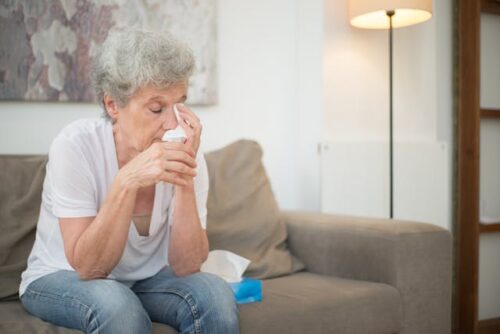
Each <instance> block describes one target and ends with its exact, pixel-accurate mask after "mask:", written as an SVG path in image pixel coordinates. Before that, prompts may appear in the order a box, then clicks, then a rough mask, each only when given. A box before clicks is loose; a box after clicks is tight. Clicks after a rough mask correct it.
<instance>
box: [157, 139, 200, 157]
mask: <svg viewBox="0 0 500 334" xmlns="http://www.w3.org/2000/svg"><path fill="white" fill-rule="evenodd" d="M159 144H160V145H161V147H162V148H163V149H164V150H167V151H181V152H185V153H187V154H188V155H189V156H191V157H193V158H194V157H195V156H196V153H195V151H194V149H193V148H192V147H191V146H190V145H186V144H184V143H176V142H161V143H159ZM165 153H166V152H165Z"/></svg>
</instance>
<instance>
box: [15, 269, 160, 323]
mask: <svg viewBox="0 0 500 334" xmlns="http://www.w3.org/2000/svg"><path fill="white" fill-rule="evenodd" d="M21 301H22V303H23V305H24V307H25V308H26V309H27V310H28V312H30V313H31V314H33V315H34V316H36V317H39V318H41V319H42V320H45V321H48V322H50V323H53V324H55V325H58V326H63V327H68V328H74V329H78V330H81V331H84V332H87V333H149V332H150V331H151V320H150V319H149V316H148V315H147V313H146V312H145V310H144V308H143V307H142V304H141V302H140V300H139V299H138V298H137V296H136V295H135V294H134V293H133V292H132V291H131V290H130V289H129V288H128V287H126V286H125V285H123V284H121V283H119V282H117V281H114V280H109V279H96V280H87V281H83V280H81V279H80V278H79V277H78V275H77V274H76V272H74V271H69V270H61V271H57V272H55V273H52V274H49V275H46V276H43V277H41V278H39V279H37V280H36V281H34V282H32V283H31V284H30V285H29V286H28V287H27V289H26V291H25V293H24V294H23V295H22V297H21Z"/></svg>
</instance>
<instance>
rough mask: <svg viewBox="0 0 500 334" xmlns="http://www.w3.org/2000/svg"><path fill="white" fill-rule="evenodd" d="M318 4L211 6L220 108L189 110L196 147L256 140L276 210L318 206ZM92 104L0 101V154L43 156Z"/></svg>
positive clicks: (92, 113) (261, 1) (93, 111)
mask: <svg viewBox="0 0 500 334" xmlns="http://www.w3.org/2000/svg"><path fill="white" fill-rule="evenodd" d="M322 6H323V3H322V1H321V0H314V1H306V0H296V1H289V0H274V1H265V0H256V1H231V0H219V1H218V8H217V11H218V18H217V26H218V29H217V34H218V36H217V39H218V44H217V47H218V49H217V52H218V75H219V77H218V80H219V103H218V104H217V105H215V106H212V107H200V106H195V107H194V108H193V109H194V110H195V112H197V113H198V115H199V116H200V118H201V119H202V122H203V124H204V133H203V148H204V150H212V149H215V148H219V147H221V146H223V145H226V144H228V143H230V142H232V141H234V140H237V139H239V138H251V139H255V140H257V141H259V142H260V143H261V145H262V146H263V149H264V163H265V165H266V168H267V171H268V174H269V176H270V178H271V182H272V185H273V188H274V190H275V193H276V196H277V198H278V202H279V204H280V205H281V206H282V207H283V208H298V209H317V208H318V206H319V204H318V203H319V200H318V198H319V193H318V187H319V186H318V182H319V181H318V180H319V179H318V172H317V169H318V161H317V154H316V147H317V143H318V142H319V140H320V139H319V138H320V136H321V133H320V131H317V129H318V128H319V127H320V122H321V119H320V117H321V111H322V103H323V100H322V93H323V91H322V79H321V77H322V56H323V55H322V47H323V44H322V43H323V38H322V36H323V16H322V15H323V7H322ZM99 114H100V110H99V109H98V108H97V106H94V105H91V104H81V103H79V104H71V103H26V102H9V103H6V102H2V103H0V153H17V154H23V153H46V152H47V151H48V148H49V146H50V143H51V141H52V139H53V138H54V136H55V135H56V134H57V132H58V131H59V130H60V128H61V127H63V126H64V124H67V123H68V122H70V121H72V120H74V119H78V118H81V117H96V116H98V115H99Z"/></svg>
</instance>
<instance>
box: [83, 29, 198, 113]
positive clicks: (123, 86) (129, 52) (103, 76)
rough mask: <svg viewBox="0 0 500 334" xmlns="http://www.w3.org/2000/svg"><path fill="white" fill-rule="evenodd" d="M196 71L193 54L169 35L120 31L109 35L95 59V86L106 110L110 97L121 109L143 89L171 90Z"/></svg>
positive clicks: (93, 82) (140, 31)
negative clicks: (105, 101)
mask: <svg viewBox="0 0 500 334" xmlns="http://www.w3.org/2000/svg"><path fill="white" fill-rule="evenodd" d="M194 68H195V60H194V56H193V53H192V51H191V50H190V49H189V48H188V47H187V46H186V45H185V44H184V43H181V42H180V41H178V40H176V39H175V38H174V37H173V36H172V35H171V34H170V33H168V32H154V31H147V30H138V29H134V30H125V31H116V32H112V33H110V34H109V35H108V37H107V39H106V41H105V42H104V43H103V44H102V45H101V47H100V48H99V49H98V50H97V52H96V55H95V57H94V59H93V66H92V74H91V79H92V84H93V86H94V89H95V92H96V96H97V100H98V102H99V104H100V105H101V106H102V107H103V109H104V116H106V117H109V115H108V113H107V111H106V107H105V106H104V101H103V100H104V94H108V95H109V96H110V97H111V98H112V99H113V100H115V101H116V102H117V104H118V105H119V106H122V107H123V106H125V105H127V103H128V100H129V98H130V96H131V95H132V94H133V93H134V92H135V91H136V90H137V89H138V88H141V87H144V86H146V85H151V84H152V85H155V86H157V87H162V88H163V87H169V86H171V85H175V84H177V83H181V82H185V81H187V80H188V79H189V77H190V76H191V74H192V73H193V71H194Z"/></svg>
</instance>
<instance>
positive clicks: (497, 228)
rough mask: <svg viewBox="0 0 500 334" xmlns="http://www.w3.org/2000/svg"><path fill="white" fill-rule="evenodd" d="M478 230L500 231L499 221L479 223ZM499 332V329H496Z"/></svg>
mask: <svg viewBox="0 0 500 334" xmlns="http://www.w3.org/2000/svg"><path fill="white" fill-rule="evenodd" d="M479 232H481V233H495V232H500V222H498V223H494V224H479ZM498 332H499V333H500V331H498Z"/></svg>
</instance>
